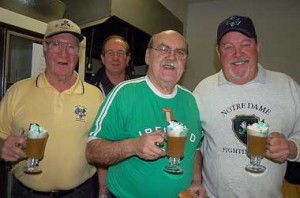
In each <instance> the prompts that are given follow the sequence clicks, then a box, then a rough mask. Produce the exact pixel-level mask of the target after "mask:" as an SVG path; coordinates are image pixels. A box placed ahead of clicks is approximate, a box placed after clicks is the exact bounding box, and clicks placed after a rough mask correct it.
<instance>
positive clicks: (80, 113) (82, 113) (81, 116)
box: [74, 105, 87, 122]
mask: <svg viewBox="0 0 300 198" xmlns="http://www.w3.org/2000/svg"><path fill="white" fill-rule="evenodd" d="M74 113H75V121H79V122H85V121H86V115H87V109H86V107H84V106H82V105H77V106H75V110H74Z"/></svg>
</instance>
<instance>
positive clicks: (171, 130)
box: [167, 121, 188, 137]
mask: <svg viewBox="0 0 300 198" xmlns="http://www.w3.org/2000/svg"><path fill="white" fill-rule="evenodd" d="M167 132H168V136H173V137H174V136H175V137H184V136H186V134H187V132H188V128H187V127H186V126H185V125H184V124H182V123H180V122H177V121H169V125H168V126H167Z"/></svg>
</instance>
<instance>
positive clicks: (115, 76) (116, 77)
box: [106, 71, 126, 85]
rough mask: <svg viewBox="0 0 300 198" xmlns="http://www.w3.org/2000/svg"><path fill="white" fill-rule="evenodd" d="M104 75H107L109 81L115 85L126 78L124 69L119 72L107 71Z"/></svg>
mask: <svg viewBox="0 0 300 198" xmlns="http://www.w3.org/2000/svg"><path fill="white" fill-rule="evenodd" d="M106 75H107V77H108V79H109V80H110V82H111V83H112V84H113V85H117V84H119V83H120V82H123V81H125V80H126V74H125V71H124V72H121V73H109V72H106Z"/></svg>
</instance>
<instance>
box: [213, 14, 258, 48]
mask: <svg viewBox="0 0 300 198" xmlns="http://www.w3.org/2000/svg"><path fill="white" fill-rule="evenodd" d="M232 31H237V32H240V33H242V34H244V35H246V36H247V37H249V38H257V36H256V31H255V27H254V25H253V22H252V20H251V19H250V18H249V17H246V16H238V15H234V16H230V17H228V18H227V19H225V20H224V21H222V22H221V23H220V25H219V27H218V31H217V44H219V43H220V41H221V39H222V37H223V36H224V35H225V34H227V33H228V32H232Z"/></svg>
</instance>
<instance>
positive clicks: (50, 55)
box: [43, 33, 80, 82]
mask: <svg viewBox="0 0 300 198" xmlns="http://www.w3.org/2000/svg"><path fill="white" fill-rule="evenodd" d="M79 44H80V43H79V40H78V39H77V38H76V37H75V36H74V35H72V34H69V33H62V34H58V35H55V36H52V37H50V38H47V39H46V42H44V44H43V45H44V46H43V47H44V56H45V61H46V65H47V66H46V70H45V73H46V76H47V78H48V80H49V79H51V81H62V82H66V81H69V80H70V79H71V78H72V76H73V72H74V70H75V67H76V65H77V63H78V53H77V54H74V48H73V47H75V50H78V52H79ZM70 52H71V53H70Z"/></svg>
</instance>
